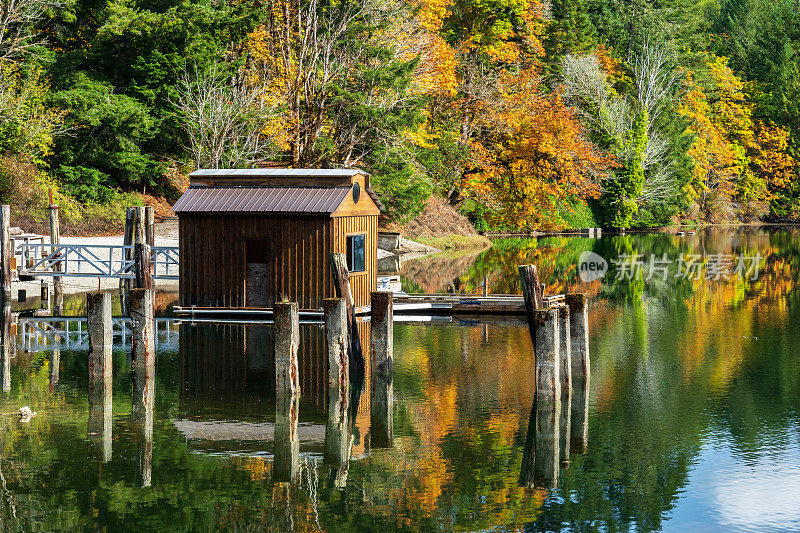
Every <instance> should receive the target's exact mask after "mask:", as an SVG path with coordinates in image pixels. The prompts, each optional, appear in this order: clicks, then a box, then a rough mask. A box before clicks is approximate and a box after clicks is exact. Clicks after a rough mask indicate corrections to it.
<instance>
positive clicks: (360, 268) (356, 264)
mask: <svg viewBox="0 0 800 533" xmlns="http://www.w3.org/2000/svg"><path fill="white" fill-rule="evenodd" d="M364 241H365V239H364V235H349V236H348V237H347V271H348V272H364V270H366V267H365V244H364Z"/></svg>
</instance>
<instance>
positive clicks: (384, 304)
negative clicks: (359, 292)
mask: <svg viewBox="0 0 800 533" xmlns="http://www.w3.org/2000/svg"><path fill="white" fill-rule="evenodd" d="M370 302H371V315H372V316H371V318H370V329H371V335H370V337H371V340H370V353H371V360H370V363H371V364H370V368H371V377H372V388H371V393H372V394H371V396H370V409H369V420H370V429H369V442H370V446H371V447H373V448H391V447H392V445H393V440H394V421H393V418H394V416H393V411H394V394H393V389H392V359H393V357H392V351H393V350H394V335H393V330H394V316H393V295H392V293H391V292H373V293H372V294H371V295H370Z"/></svg>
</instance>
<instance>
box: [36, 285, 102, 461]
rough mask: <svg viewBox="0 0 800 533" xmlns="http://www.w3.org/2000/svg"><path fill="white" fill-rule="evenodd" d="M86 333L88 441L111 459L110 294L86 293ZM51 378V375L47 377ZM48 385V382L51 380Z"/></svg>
mask: <svg viewBox="0 0 800 533" xmlns="http://www.w3.org/2000/svg"><path fill="white" fill-rule="evenodd" d="M86 318H87V330H88V332H89V421H88V423H87V433H88V436H89V440H90V441H91V442H93V443H94V444H97V445H99V447H100V459H101V461H102V462H104V463H106V462H108V461H110V460H111V456H112V449H111V442H112V427H113V409H112V352H111V348H112V334H113V330H112V316H111V294H110V293H107V292H103V293H88V294H87V295H86ZM51 376H52V374H51ZM51 382H52V379H51Z"/></svg>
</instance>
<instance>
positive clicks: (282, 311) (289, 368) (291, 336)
mask: <svg viewBox="0 0 800 533" xmlns="http://www.w3.org/2000/svg"><path fill="white" fill-rule="evenodd" d="M272 316H273V320H274V328H275V393H276V394H277V395H282V394H284V395H285V394H288V395H290V396H296V395H299V394H300V371H299V368H298V363H297V351H298V349H299V348H300V318H299V313H298V307H297V303H295V302H289V303H287V302H282V303H276V304H275V307H274V309H273V315H272Z"/></svg>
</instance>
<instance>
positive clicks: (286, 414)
mask: <svg viewBox="0 0 800 533" xmlns="http://www.w3.org/2000/svg"><path fill="white" fill-rule="evenodd" d="M299 409H300V395H299V394H294V395H292V394H278V395H277V396H276V397H275V443H274V445H275V463H274V464H273V467H272V477H273V479H274V480H275V481H288V482H290V483H297V481H298V479H299V474H300V436H299V435H298V433H297V420H298V418H299V416H300V415H299Z"/></svg>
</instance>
